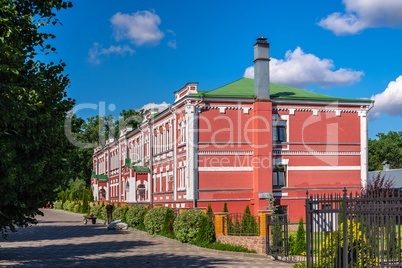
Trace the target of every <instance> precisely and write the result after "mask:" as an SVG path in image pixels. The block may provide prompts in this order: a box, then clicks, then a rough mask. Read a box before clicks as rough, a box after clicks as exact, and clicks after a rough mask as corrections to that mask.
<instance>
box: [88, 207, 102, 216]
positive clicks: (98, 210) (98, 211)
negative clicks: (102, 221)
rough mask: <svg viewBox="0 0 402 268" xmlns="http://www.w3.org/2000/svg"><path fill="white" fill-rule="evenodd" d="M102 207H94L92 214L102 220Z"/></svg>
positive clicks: (91, 210)
mask: <svg viewBox="0 0 402 268" xmlns="http://www.w3.org/2000/svg"><path fill="white" fill-rule="evenodd" d="M101 209H102V206H101V205H93V206H91V209H90V213H92V214H94V215H95V216H96V217H98V218H100V215H101Z"/></svg>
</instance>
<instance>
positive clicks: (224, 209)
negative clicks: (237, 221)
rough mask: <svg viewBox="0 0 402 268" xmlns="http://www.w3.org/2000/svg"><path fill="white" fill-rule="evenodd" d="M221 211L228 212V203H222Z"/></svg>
mask: <svg viewBox="0 0 402 268" xmlns="http://www.w3.org/2000/svg"><path fill="white" fill-rule="evenodd" d="M222 211H223V212H229V210H228V204H227V203H226V202H225V203H224V204H223V210H222Z"/></svg>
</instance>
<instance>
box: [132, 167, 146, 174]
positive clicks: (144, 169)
mask: <svg viewBox="0 0 402 268" xmlns="http://www.w3.org/2000/svg"><path fill="white" fill-rule="evenodd" d="M132 168H133V169H134V171H135V172H143V173H149V172H151V170H150V169H149V167H145V166H133V167H132Z"/></svg>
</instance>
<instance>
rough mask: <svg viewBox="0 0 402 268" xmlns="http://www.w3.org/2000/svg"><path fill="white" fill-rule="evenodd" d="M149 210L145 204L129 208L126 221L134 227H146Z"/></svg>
mask: <svg viewBox="0 0 402 268" xmlns="http://www.w3.org/2000/svg"><path fill="white" fill-rule="evenodd" d="M148 211H149V209H148V208H146V207H145V206H144V205H135V206H133V207H131V208H129V209H128V210H127V213H126V223H127V224H128V225H129V226H131V227H134V228H139V229H144V228H145V226H144V218H145V215H146V214H147V212H148Z"/></svg>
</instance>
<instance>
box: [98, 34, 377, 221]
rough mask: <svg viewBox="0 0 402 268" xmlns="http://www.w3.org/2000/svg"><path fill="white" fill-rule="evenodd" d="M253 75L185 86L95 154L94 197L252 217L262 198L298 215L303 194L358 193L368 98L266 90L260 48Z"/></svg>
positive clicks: (293, 217)
mask: <svg viewBox="0 0 402 268" xmlns="http://www.w3.org/2000/svg"><path fill="white" fill-rule="evenodd" d="M254 72H255V78H254V79H249V78H241V79H239V80H237V81H234V82H232V83H229V84H227V85H224V86H222V87H219V88H217V89H214V90H210V91H204V90H200V89H199V88H198V83H187V84H186V85H185V86H184V87H183V88H181V89H180V90H178V91H176V92H175V93H174V96H175V99H174V103H173V104H172V105H171V106H170V107H169V108H168V109H166V110H164V111H162V112H160V113H157V111H154V110H152V109H151V110H149V111H147V112H146V114H145V115H144V120H143V122H142V123H141V124H140V126H139V127H138V128H137V129H129V128H126V129H124V130H122V131H121V133H120V137H119V138H118V139H116V140H109V141H108V142H107V144H106V145H105V146H103V147H98V148H96V149H95V151H94V156H93V167H94V171H93V175H92V179H91V184H92V189H93V193H94V198H95V200H98V201H99V200H109V201H112V202H126V203H129V204H147V205H151V206H168V207H172V208H194V207H199V208H206V207H208V205H211V206H212V209H213V211H214V212H219V211H222V209H223V206H224V203H225V202H226V203H227V206H228V209H229V212H243V211H244V209H245V207H246V206H247V205H248V206H249V207H250V209H251V211H252V212H253V213H254V214H255V215H256V214H257V212H258V211H260V210H265V209H267V206H268V201H267V198H268V197H269V196H271V195H273V196H274V197H275V203H276V205H277V206H278V207H279V209H281V210H282V211H284V212H286V213H287V214H288V215H289V219H290V221H292V222H296V221H298V220H299V219H300V217H303V218H304V214H305V212H304V204H305V198H306V191H308V192H309V193H310V194H318V193H339V192H341V191H342V190H343V188H344V187H347V188H348V189H350V190H360V189H361V187H362V185H365V183H366V181H367V113H368V111H369V110H370V108H371V106H372V101H371V100H360V99H359V100H353V99H343V98H336V97H329V96H325V95H321V94H316V93H313V92H308V91H305V90H301V89H297V88H292V87H288V86H283V85H278V84H273V83H270V79H269V43H268V42H267V41H266V39H265V38H259V39H257V42H256V44H255V45H254Z"/></svg>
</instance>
